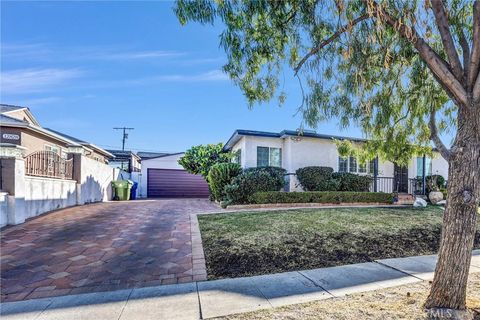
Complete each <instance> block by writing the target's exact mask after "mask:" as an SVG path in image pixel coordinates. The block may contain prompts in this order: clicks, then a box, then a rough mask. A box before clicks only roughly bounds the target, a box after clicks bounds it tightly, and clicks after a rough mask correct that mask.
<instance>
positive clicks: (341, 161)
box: [338, 157, 348, 172]
mask: <svg viewBox="0 0 480 320" xmlns="http://www.w3.org/2000/svg"><path fill="white" fill-rule="evenodd" d="M347 171H348V158H342V157H338V172H347Z"/></svg>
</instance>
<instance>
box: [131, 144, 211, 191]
mask: <svg viewBox="0 0 480 320" xmlns="http://www.w3.org/2000/svg"><path fill="white" fill-rule="evenodd" d="M139 153H140V152H139ZM183 154H184V153H183V152H179V153H170V154H162V155H160V156H157V157H151V158H148V159H144V158H142V171H141V173H140V174H139V175H138V178H137V177H136V175H132V177H135V178H134V180H136V181H137V182H138V184H139V189H138V195H139V197H142V198H145V197H149V198H156V197H163V198H177V197H188V198H205V197H208V195H209V189H208V185H207V182H206V181H205V179H203V177H202V176H200V175H194V174H190V173H188V172H187V171H185V170H184V169H183V167H182V166H180V165H179V164H178V160H179V159H180V158H181V157H182V156H183Z"/></svg>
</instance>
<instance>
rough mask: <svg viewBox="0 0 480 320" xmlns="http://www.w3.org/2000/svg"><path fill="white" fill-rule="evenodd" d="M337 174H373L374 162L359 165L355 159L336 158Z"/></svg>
mask: <svg viewBox="0 0 480 320" xmlns="http://www.w3.org/2000/svg"><path fill="white" fill-rule="evenodd" d="M338 172H351V173H369V174H372V175H373V174H374V172H375V161H373V160H372V161H367V162H366V163H364V164H361V163H359V162H358V161H357V158H355V157H346V158H343V157H340V156H339V157H338Z"/></svg>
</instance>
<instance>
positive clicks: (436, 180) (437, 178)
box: [420, 174, 445, 194]
mask: <svg viewBox="0 0 480 320" xmlns="http://www.w3.org/2000/svg"><path fill="white" fill-rule="evenodd" d="M420 179H421V178H420ZM425 180H426V182H427V186H426V191H427V194H428V193H430V191H433V189H435V187H436V189H437V190H441V189H443V188H445V178H444V177H443V176H441V175H439V174H432V175H431V176H426V177H425Z"/></svg>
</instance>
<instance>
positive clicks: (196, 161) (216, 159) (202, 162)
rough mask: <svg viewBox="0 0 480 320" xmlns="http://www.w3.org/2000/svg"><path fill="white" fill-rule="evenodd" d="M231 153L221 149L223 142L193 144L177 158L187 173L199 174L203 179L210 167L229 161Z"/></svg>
mask: <svg viewBox="0 0 480 320" xmlns="http://www.w3.org/2000/svg"><path fill="white" fill-rule="evenodd" d="M231 159H232V154H231V153H230V152H224V151H223V144H222V143H219V144H207V145H198V146H193V147H191V148H190V149H188V150H187V151H186V152H185V154H184V155H183V157H181V158H180V159H179V160H178V164H179V165H181V166H182V167H183V168H184V169H185V170H187V171H188V172H189V173H193V174H201V175H202V176H203V177H204V178H205V179H206V178H207V176H208V172H209V171H210V168H211V167H212V166H213V165H215V164H217V163H225V162H230V160H231Z"/></svg>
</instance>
